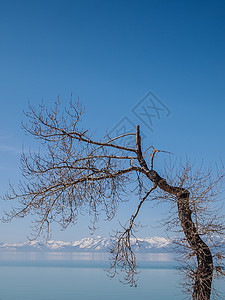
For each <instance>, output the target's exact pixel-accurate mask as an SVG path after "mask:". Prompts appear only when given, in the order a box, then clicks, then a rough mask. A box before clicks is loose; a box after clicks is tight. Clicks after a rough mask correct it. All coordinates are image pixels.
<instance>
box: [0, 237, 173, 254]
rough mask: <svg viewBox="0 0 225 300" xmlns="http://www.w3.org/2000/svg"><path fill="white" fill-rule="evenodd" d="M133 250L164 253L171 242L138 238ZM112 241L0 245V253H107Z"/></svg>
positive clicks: (95, 240)
mask: <svg viewBox="0 0 225 300" xmlns="http://www.w3.org/2000/svg"><path fill="white" fill-rule="evenodd" d="M131 242H132V244H133V249H134V251H135V252H139V253H156V252H157V253H159V252H161V253H163V252H164V253H166V252H170V251H171V248H172V241H171V240H169V239H165V238H163V237H151V238H150V237H148V238H140V239H139V243H136V241H135V239H132V240H131ZM111 245H112V240H110V239H107V238H102V237H100V236H97V237H95V238H92V237H89V238H83V239H81V240H79V241H72V242H62V241H48V242H46V243H44V244H41V243H40V242H38V241H33V242H23V243H0V251H1V252H3V251H18V252H21V251H23V252H27V251H29V252H37V251H38V252H39V251H45V252H108V251H109V248H110V246H111Z"/></svg>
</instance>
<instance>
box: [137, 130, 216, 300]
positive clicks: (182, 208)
mask: <svg viewBox="0 0 225 300" xmlns="http://www.w3.org/2000/svg"><path fill="white" fill-rule="evenodd" d="M136 154H137V157H138V161H139V163H140V165H141V167H142V169H143V172H144V173H145V174H146V176H147V177H148V178H149V179H150V180H151V181H152V182H153V184H154V185H157V186H158V187H159V188H160V189H162V190H163V191H165V192H167V193H169V194H172V195H175V196H176V198H177V207H178V216H179V220H180V224H181V227H182V229H183V232H184V235H185V237H186V239H187V241H188V243H189V245H190V247H191V249H192V250H193V252H194V254H195V256H196V259H197V264H198V266H197V270H196V273H195V282H194V286H193V293H192V297H193V300H210V295H211V286H212V278H213V258H212V254H211V251H210V249H209V247H208V246H207V245H206V243H205V242H204V241H203V240H202V239H201V237H200V235H199V234H198V232H197V229H196V226H195V224H194V222H193V221H192V218H191V209H190V202H189V196H190V193H189V191H188V190H186V189H184V188H181V187H174V186H171V185H169V184H168V183H167V181H166V180H165V179H163V178H161V177H160V176H159V175H158V173H157V172H156V171H154V170H153V169H151V170H149V168H148V166H147V164H146V162H145V160H144V157H143V155H142V151H141V138H140V129H139V126H137V135H136ZM152 167H153V166H152Z"/></svg>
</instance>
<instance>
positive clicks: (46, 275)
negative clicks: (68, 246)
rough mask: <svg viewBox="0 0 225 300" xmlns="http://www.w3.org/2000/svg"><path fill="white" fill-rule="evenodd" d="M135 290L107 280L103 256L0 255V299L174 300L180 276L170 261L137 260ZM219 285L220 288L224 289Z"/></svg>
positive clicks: (178, 296)
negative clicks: (139, 271)
mask: <svg viewBox="0 0 225 300" xmlns="http://www.w3.org/2000/svg"><path fill="white" fill-rule="evenodd" d="M139 259H140V260H141V262H140V266H141V268H140V270H141V274H140V275H139V280H138V287H137V288H130V287H129V286H126V285H122V284H121V283H120V282H119V281H118V279H113V280H111V279H109V278H108V277H107V275H106V273H105V272H104V271H103V268H106V267H107V265H108V262H107V258H106V256H104V255H102V254H71V253H64V254H61V253H49V254H48V253H47V254H43V253H26V254H25V253H13V254H12V253H10V254H9V253H0V300H28V299H29V300H64V299H65V300H116V299H118V300H120V299H129V300H137V299H142V300H145V299H146V300H170V299H171V300H176V299H177V300H178V299H183V298H184V296H185V295H182V293H181V291H180V289H179V287H178V285H177V283H178V281H179V280H180V275H179V273H178V271H177V270H176V263H175V262H174V260H173V257H172V256H171V255H168V254H151V255H145V256H142V257H140V258H139ZM223 284H224V283H222V282H220V283H219V285H220V288H221V287H222V288H223ZM220 299H225V297H222V298H220Z"/></svg>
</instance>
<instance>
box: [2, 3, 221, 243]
mask: <svg viewBox="0 0 225 300" xmlns="http://www.w3.org/2000/svg"><path fill="white" fill-rule="evenodd" d="M224 33H225V2H224V1H222V0H221V1H219V0H217V1H212V0H211V1H207V0H205V1H201V0H199V1H191V0H189V1H179V0H172V1H167V0H164V1H163V0H157V1H153V0H152V1H151V0H149V1H144V0H142V1H132V0H129V1H128V0H122V1H119V0H118V1H117V0H115V1H102V0H99V1H98V0H93V1H91V0H89V1H69V0H67V1H65V0H64V1H62V0H61V1H58V0H54V1H47V0H45V1H30V0H29V1H24V0H21V1H13V0H12V1H6V0H1V1H0V37H1V42H0V53H1V55H0V101H1V110H0V193H1V194H4V193H5V192H6V191H7V186H8V182H9V179H10V180H11V181H12V182H13V183H16V182H17V181H18V179H19V178H20V170H19V159H20V153H21V149H22V146H23V145H24V147H28V146H31V147H32V145H33V147H36V145H34V144H33V141H32V139H30V138H29V137H25V136H24V132H23V131H22V130H21V124H20V122H21V120H24V116H23V109H26V107H27V104H28V101H30V103H31V104H34V105H37V104H38V103H40V102H41V101H42V99H43V101H44V102H46V103H49V105H51V104H52V103H53V102H54V101H55V100H56V98H57V96H60V98H61V101H62V102H63V103H65V104H67V103H68V102H69V98H70V94H71V93H72V94H73V97H74V99H78V97H79V99H80V101H81V102H82V103H83V105H84V106H85V110H86V114H85V116H84V118H83V126H84V127H88V128H92V129H93V130H95V131H96V134H97V136H98V137H100V136H101V135H103V134H104V131H105V129H107V130H111V129H113V128H114V127H115V126H117V125H118V123H119V122H120V121H121V120H124V117H127V119H126V120H125V122H126V121H127V120H129V121H131V122H132V123H133V124H135V125H136V124H140V126H141V129H142V131H143V132H144V134H145V136H146V139H145V145H149V144H153V145H154V146H155V147H157V148H161V149H165V150H168V151H171V152H173V153H174V154H176V155H177V157H178V158H180V157H186V156H188V157H190V158H191V159H192V160H194V161H197V162H198V161H201V160H202V159H203V161H204V162H205V163H206V164H211V162H219V161H220V159H222V160H223V161H225V139H224V129H225V34H224ZM150 91H151V92H152V93H154V94H155V95H156V96H157V97H158V99H159V100H160V102H157V100H155V101H156V102H157V103H158V105H159V103H161V104H160V105H164V106H161V108H163V110H161V111H160V116H159V118H157V117H153V118H152V122H153V123H152V128H151V129H152V130H150V129H149V127H148V126H146V124H147V123H146V122H145V123H144V122H143V118H142V119H140V115H139V116H138V115H135V114H134V112H133V111H132V109H134V107H135V106H136V105H139V106H138V108H140V105H141V104H143V103H144V102H140V101H141V100H142V99H143V97H144V96H145V95H146V94H147V93H148V92H150ZM167 110H168V111H169V112H170V113H169V114H168V115H167V112H168V111H167ZM155 113H156V112H155ZM142 116H143V115H142ZM147 125H148V124H147ZM158 171H159V172H160V169H158ZM1 202H2V201H1ZM135 204H137V200H136V202H135V200H134V202H133V203H130V204H128V206H122V207H121V209H120V212H119V213H118V216H116V219H115V221H113V222H111V223H109V224H106V223H102V222H100V229H99V230H98V231H97V234H99V235H103V236H107V235H108V232H110V230H111V229H112V228H114V229H115V228H118V227H119V225H118V219H122V220H126V219H128V217H129V213H132V212H133V210H134V209H135ZM8 206H9V204H6V203H3V202H2V204H1V211H0V214H1V215H2V210H3V209H5V208H7V207H8ZM165 211H166V208H165V207H163V205H161V206H160V207H157V208H154V209H153V208H152V207H151V204H150V203H147V204H146V206H145V209H144V211H143V212H142V215H141V217H142V219H143V224H144V225H146V224H150V225H156V224H157V222H158V220H160V218H161V217H162V216H163V215H162V212H165ZM30 221H31V219H30V218H27V219H24V220H20V221H13V222H12V223H11V224H0V228H1V231H0V232H1V234H0V236H1V237H0V240H1V241H19V240H21V241H24V240H26V237H27V235H28V234H29V232H30V229H29V224H30ZM87 225H89V223H88V218H87V217H85V216H84V217H82V218H81V220H80V221H79V222H78V224H77V226H76V227H71V228H70V229H68V230H67V231H66V232H61V231H60V230H59V229H58V227H57V226H54V227H53V228H52V229H53V238H54V239H61V240H73V239H78V238H81V237H85V236H88V235H89V231H88V229H87ZM140 234H141V235H143V236H147V235H148V236H150V235H165V233H164V232H163V229H154V228H152V227H151V226H149V227H147V228H146V229H144V231H143V232H142V233H140Z"/></svg>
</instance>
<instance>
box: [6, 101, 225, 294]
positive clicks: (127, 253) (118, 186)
mask: <svg viewBox="0 0 225 300" xmlns="http://www.w3.org/2000/svg"><path fill="white" fill-rule="evenodd" d="M25 115H26V117H27V119H28V123H27V124H24V125H23V127H24V129H25V131H26V133H27V134H29V135H31V136H33V137H34V138H35V139H37V140H39V141H40V142H41V144H42V146H43V151H42V152H38V153H37V152H34V153H31V152H30V153H29V154H28V155H27V154H23V155H22V158H21V163H22V174H23V177H24V181H23V182H20V184H19V187H18V189H17V190H16V189H15V188H14V187H13V186H12V185H11V186H10V191H9V193H8V194H7V195H6V196H5V198H6V199H8V200H12V199H18V201H19V203H20V208H13V209H12V210H11V211H10V212H7V213H6V216H5V221H11V220H12V218H23V217H25V216H26V215H34V216H35V221H34V228H33V229H34V231H33V238H34V239H35V238H37V237H38V236H40V235H41V234H42V233H43V232H47V233H49V225H50V224H51V223H52V222H58V223H59V224H60V225H61V226H62V227H63V228H66V227H67V226H68V225H69V224H71V223H75V222H76V219H77V216H78V214H79V213H80V212H81V211H83V210H85V211H87V212H88V213H89V214H90V216H92V218H93V226H95V222H96V221H97V219H98V214H99V213H100V212H101V211H104V212H105V214H106V216H107V219H108V220H110V219H112V218H113V217H114V216H115V213H116V210H117V208H118V204H119V202H121V201H123V200H124V199H125V197H126V196H127V195H128V194H129V193H130V186H131V185H130V184H132V186H133V185H134V184H135V185H136V187H137V188H138V189H139V197H140V202H139V204H138V206H137V209H136V211H135V212H134V214H133V215H132V216H131V218H130V220H129V222H128V225H127V226H124V227H123V228H122V230H121V231H120V232H119V231H118V232H116V233H115V236H114V244H113V247H112V249H111V253H112V261H111V269H110V270H111V275H112V276H114V275H115V274H116V273H117V270H118V269H119V270H123V271H125V281H126V282H128V283H129V284H130V285H131V286H133V285H135V284H136V283H135V274H136V257H135V254H134V252H133V249H132V243H131V238H132V237H134V238H136V237H135V226H136V224H135V221H136V218H137V216H138V214H139V212H140V209H141V207H142V205H143V203H144V202H145V200H146V199H150V198H151V199H152V200H155V201H169V202H170V203H171V206H172V207H176V212H175V215H173V216H174V218H173V219H169V221H168V222H167V225H168V226H171V225H174V224H175V225H177V224H178V223H179V226H180V228H181V229H182V232H183V234H184V239H183V245H184V246H185V247H186V249H187V254H186V261H187V260H188V259H189V258H190V259H192V258H193V262H194V263H196V265H195V264H194V263H192V262H191V263H189V264H188V265H187V269H186V271H187V272H186V274H187V275H188V276H189V278H190V280H191V285H190V291H191V293H192V298H193V299H194V300H200V299H201V300H203V299H204V300H208V299H210V295H211V290H212V279H213V276H214V275H216V274H221V275H224V273H223V268H222V267H221V265H219V264H215V263H214V261H216V258H217V260H221V259H222V257H223V256H222V253H220V252H219V251H214V252H212V250H211V249H210V247H211V246H209V245H208V244H207V242H208V241H209V239H206V238H205V237H208V238H210V241H211V242H212V243H211V244H212V246H216V243H215V241H213V240H212V239H213V237H214V236H215V235H216V234H217V235H218V234H219V235H220V236H221V235H223V234H224V227H223V223H222V222H221V221H220V219H218V217H216V218H215V216H212V215H211V213H210V211H209V203H210V202H213V203H214V200H215V198H216V196H217V195H218V194H217V193H216V192H215V191H214V190H215V187H216V186H218V183H220V182H221V179H222V177H223V176H222V174H221V175H218V176H217V177H216V179H214V180H213V177H211V176H210V175H211V173H210V174H209V175H208V176H207V175H203V176H202V174H201V170H200V171H199V172H197V173H196V174H195V175H193V176H192V175H191V173H190V171H191V170H192V169H191V168H190V166H189V165H187V166H186V167H184V169H183V172H182V174H180V175H179V174H178V175H179V176H178V180H177V181H176V182H175V181H174V178H172V175H171V174H170V175H171V176H168V177H167V178H166V179H165V178H163V177H161V176H160V175H159V174H158V173H157V172H156V171H155V169H154V167H153V164H154V159H155V157H156V155H157V154H158V153H160V152H165V151H160V150H156V149H155V148H154V147H152V146H151V147H149V148H148V149H147V150H146V151H145V153H144V154H143V152H142V148H141V135H140V128H139V126H137V128H136V132H134V133H127V134H124V135H121V136H117V137H115V138H113V139H108V140H107V139H106V138H104V139H103V140H100V141H97V140H95V139H93V138H92V134H91V133H90V132H89V131H88V130H84V129H82V128H80V121H81V115H82V109H81V106H80V105H79V103H77V104H74V103H72V102H71V103H70V108H69V110H64V111H63V110H61V108H60V103H59V101H58V102H57V103H56V104H55V107H54V108H53V109H47V108H46V107H45V106H44V105H43V104H42V105H40V107H39V110H36V109H35V108H34V107H32V106H29V109H28V111H27V112H26V113H25ZM128 136H129V137H131V138H133V141H134V143H133V145H132V144H131V145H124V144H123V142H122V139H123V138H124V137H128ZM148 164H149V165H148ZM206 216H207V217H208V218H206ZM211 244H210V245H211ZM215 248H216V247H215Z"/></svg>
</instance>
